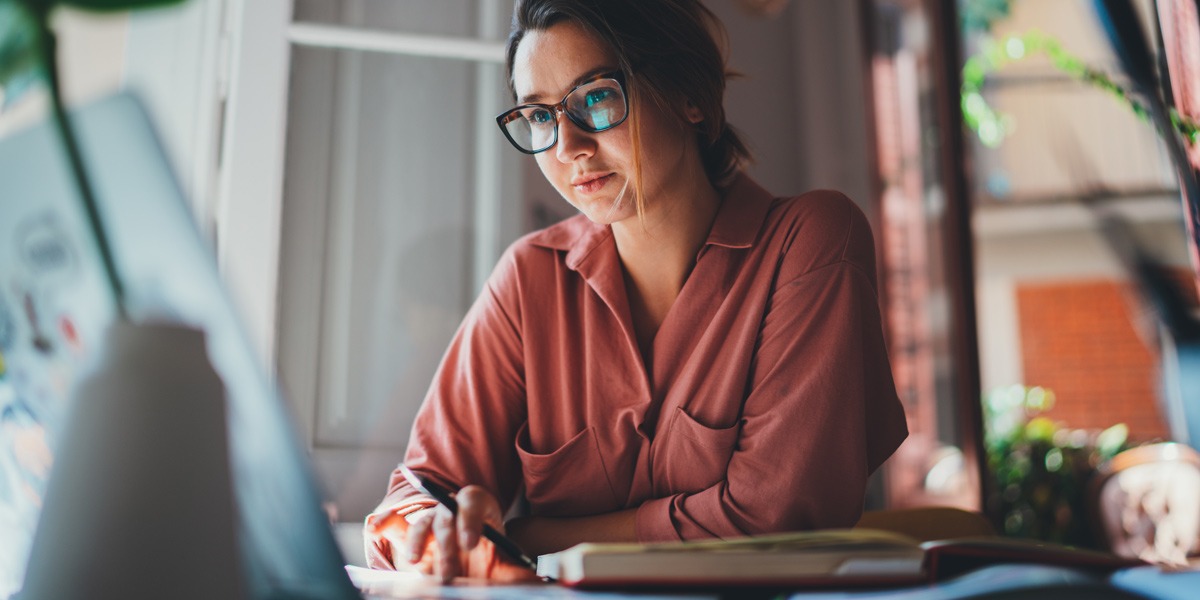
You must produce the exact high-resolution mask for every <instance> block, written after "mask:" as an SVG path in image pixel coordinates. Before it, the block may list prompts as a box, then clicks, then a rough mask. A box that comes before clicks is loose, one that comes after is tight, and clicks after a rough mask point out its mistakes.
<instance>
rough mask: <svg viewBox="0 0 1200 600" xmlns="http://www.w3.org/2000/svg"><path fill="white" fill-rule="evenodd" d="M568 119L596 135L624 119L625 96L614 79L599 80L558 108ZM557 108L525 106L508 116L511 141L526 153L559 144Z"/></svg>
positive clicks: (580, 88)
mask: <svg viewBox="0 0 1200 600" xmlns="http://www.w3.org/2000/svg"><path fill="white" fill-rule="evenodd" d="M559 106H562V107H563V109H564V111H565V112H566V115H567V118H569V119H571V122H573V123H575V124H576V125H578V126H579V127H580V128H582V129H583V130H585V131H589V132H592V133H597V132H601V131H604V130H605V129H610V128H612V127H615V126H617V125H619V124H621V122H622V121H624V120H625V113H626V105H625V93H624V92H623V91H622V90H621V85H620V83H618V82H617V81H616V80H615V79H597V80H596V81H592V82H588V83H585V84H583V85H581V86H579V87H577V88H575V89H574V90H572V91H571V93H570V94H568V95H567V97H566V98H565V99H564V100H563V102H562V103H561V104H560V105H559ZM556 110H558V107H554V106H546V105H537V106H522V107H518V108H515V109H513V110H512V111H511V112H509V113H508V114H507V115H505V117H504V119H503V122H504V129H505V131H506V132H507V133H508V137H509V139H511V140H512V141H513V143H514V144H516V145H517V146H518V147H519V148H521V149H522V150H525V151H526V152H541V151H543V150H546V149H547V148H550V147H551V146H553V145H554V144H555V142H557V141H558V119H557V115H556V114H555V111H556Z"/></svg>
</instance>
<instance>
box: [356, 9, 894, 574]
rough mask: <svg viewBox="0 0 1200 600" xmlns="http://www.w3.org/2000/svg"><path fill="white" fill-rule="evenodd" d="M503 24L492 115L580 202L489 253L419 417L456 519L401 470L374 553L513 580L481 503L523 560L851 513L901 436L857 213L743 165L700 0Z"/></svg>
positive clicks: (375, 530)
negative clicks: (780, 193) (779, 185)
mask: <svg viewBox="0 0 1200 600" xmlns="http://www.w3.org/2000/svg"><path fill="white" fill-rule="evenodd" d="M513 24H514V25H513V27H514V29H513V32H512V35H511V36H510V38H509V43H508V54H507V63H508V70H509V73H510V85H511V87H512V91H513V93H514V96H515V98H516V100H517V103H518V106H517V107H516V108H514V109H512V110H510V111H507V112H505V113H504V114H503V115H501V116H500V117H499V118H498V119H497V121H498V122H499V124H500V126H501V128H502V131H503V132H504V134H505V135H506V136H507V137H508V139H509V141H511V142H512V143H513V145H514V146H516V147H517V149H519V150H521V151H523V152H526V153H530V154H533V155H534V157H535V159H536V160H537V163H538V166H539V167H540V168H541V170H542V173H543V174H544V175H545V176H546V178H547V179H548V180H549V181H550V183H551V184H552V185H554V187H555V188H556V189H557V190H558V191H559V192H560V193H561V194H562V196H563V198H565V199H566V200H567V202H570V203H571V204H572V205H573V206H574V207H575V208H577V209H578V210H579V211H580V212H581V213H582V214H581V215H579V216H576V217H573V218H570V219H567V220H566V221H564V222H562V223H559V224H557V225H554V226H552V227H550V228H548V229H545V230H542V231H539V232H535V233H533V234H531V235H528V236H526V237H524V238H522V239H521V240H518V241H517V242H516V243H514V244H513V246H512V247H511V248H509V250H508V251H507V252H506V253H505V255H504V256H503V257H502V258H501V260H500V263H499V264H498V265H497V267H496V270H495V272H494V273H493V274H492V276H491V278H490V279H489V281H488V283H487V285H486V286H485V288H484V290H483V292H482V294H481V295H480V297H479V299H478V300H477V301H476V303H475V304H474V306H473V307H472V308H471V310H470V312H469V313H468V315H467V317H466V319H465V321H464V323H463V325H462V327H461V328H460V330H459V332H458V334H457V335H456V337H455V339H454V341H453V342H452V344H451V346H450V348H449V350H448V352H447V354H446V356H445V357H444V359H443V362H442V365H441V367H440V368H439V370H438V373H437V375H436V378H435V380H434V383H433V386H432V388H431V390H430V391H429V394H428V396H427V397H426V399H425V403H424V405H423V406H422V408H421V411H420V413H419V415H418V417H417V420H416V422H415V424H414V426H413V431H412V437H411V441H410V443H409V447H408V451H407V454H406V456H405V464H407V465H408V466H409V467H411V468H412V469H413V470H415V471H417V472H419V473H421V474H423V475H425V476H426V477H429V478H430V479H432V480H434V481H436V482H437V483H440V484H442V485H444V486H446V487H449V488H451V489H458V490H460V491H459V492H458V503H459V507H460V509H459V513H458V516H457V517H454V516H452V515H451V514H450V513H449V511H447V510H445V509H439V508H436V507H435V506H434V503H433V502H432V501H431V500H429V499H428V498H427V497H425V496H423V495H420V494H418V493H417V492H416V491H415V490H414V489H413V488H411V487H410V486H409V485H407V484H406V483H405V482H404V480H403V479H402V478H401V477H399V476H398V475H396V474H393V477H392V480H391V485H390V486H389V491H388V494H387V497H386V498H385V499H384V501H383V502H382V503H381V504H380V506H379V509H378V510H377V511H376V512H375V513H374V514H372V515H371V516H369V517H368V519H367V552H368V555H369V556H368V562H369V564H370V565H371V566H373V567H376V568H394V566H395V565H396V564H398V563H403V562H414V563H417V564H419V565H420V566H421V568H422V569H423V570H425V571H426V572H436V573H438V574H440V575H442V576H443V577H445V578H449V577H453V576H456V575H460V574H469V575H473V576H492V577H496V576H503V574H507V575H512V574H513V573H519V572H520V571H519V569H518V568H516V567H512V568H509V567H508V566H506V565H507V563H505V562H504V561H503V560H502V559H498V558H496V556H495V552H494V548H493V547H492V546H491V544H490V542H488V541H486V540H483V542H482V543H481V542H480V531H481V528H482V524H483V523H484V522H487V523H489V524H491V525H492V526H493V527H495V528H497V529H499V530H501V531H504V530H505V529H506V528H507V533H508V534H509V535H510V536H511V537H512V538H514V539H515V540H516V541H517V542H518V543H519V544H521V545H522V546H523V547H524V548H525V550H526V551H527V552H528V553H530V554H541V553H545V552H551V551H557V550H560V549H563V548H566V547H569V546H571V545H574V544H575V543H578V542H582V541H635V540H638V541H658V540H680V539H695V538H706V537H714V536H719V537H731V536H741V535H748V534H759V533H767V532H777V531H789V530H801V529H812V528H828V527H849V526H852V525H854V523H855V522H856V521H857V520H858V518H859V516H860V514H861V512H862V503H863V497H864V493H865V486H866V481H867V477H868V476H869V475H870V473H871V472H872V471H874V470H875V469H876V468H877V467H878V466H879V465H880V463H882V462H883V461H884V459H886V458H887V457H888V456H889V455H890V454H891V453H892V452H893V451H894V450H895V448H896V447H897V446H898V445H899V444H900V442H901V441H902V440H903V439H904V438H905V436H906V435H907V430H906V427H905V420H904V413H903V410H902V408H901V406H900V404H899V401H898V400H897V398H896V392H895V387H894V384H893V381H892V376H891V371H890V367H889V365H888V360H887V356H886V354H885V349H884V344H883V337H882V333H881V325H880V319H879V310H878V306H877V299H876V292H875V271H874V250H873V243H872V240H871V233H870V228H869V225H868V223H867V221H866V219H865V218H864V217H863V215H862V213H861V212H860V211H859V210H858V209H857V208H856V207H855V206H854V204H853V203H852V202H851V201H850V200H848V199H847V198H845V197H844V196H842V195H840V194H838V193H836V192H829V191H818V192H810V193H808V194H805V195H803V196H799V197H795V198H773V197H772V196H771V195H770V194H769V193H767V192H766V191H764V190H763V189H762V188H760V187H759V186H758V185H757V184H755V183H754V182H753V181H751V180H750V179H748V178H747V177H746V176H745V175H743V174H742V173H741V172H740V167H741V165H742V164H743V163H744V162H745V161H746V159H747V152H746V149H745V147H744V145H743V144H742V142H741V141H740V140H739V139H738V137H737V135H736V134H735V133H734V132H733V130H732V129H730V127H729V125H728V124H727V123H726V122H725V116H724V109H723V107H722V97H723V94H724V89H725V67H724V58H723V55H722V52H721V49H720V47H719V45H718V42H717V40H718V39H720V38H721V35H722V30H721V28H720V25H719V23H718V22H717V20H716V18H715V17H714V16H713V15H712V13H710V12H709V11H708V10H707V9H706V8H704V6H703V5H702V4H701V3H700V2H699V1H698V0H519V1H518V2H517V5H516V8H515V14H514V20H513ZM522 497H523V498H524V499H525V500H526V501H527V505H522V504H521V503H520V502H518V499H519V498H522ZM514 505H517V506H523V508H524V516H519V517H517V518H514V519H511V520H509V521H508V522H507V523H504V522H503V517H504V514H505V512H506V511H510V509H512V508H513V506H514Z"/></svg>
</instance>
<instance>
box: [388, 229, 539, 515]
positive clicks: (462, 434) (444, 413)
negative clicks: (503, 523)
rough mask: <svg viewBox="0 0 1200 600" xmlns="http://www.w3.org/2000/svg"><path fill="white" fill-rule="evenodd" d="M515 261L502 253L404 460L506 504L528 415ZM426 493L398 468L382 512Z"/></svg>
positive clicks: (444, 366) (433, 390)
mask: <svg viewBox="0 0 1200 600" xmlns="http://www.w3.org/2000/svg"><path fill="white" fill-rule="evenodd" d="M517 287H518V284H517V282H516V277H515V267H514V262H513V260H512V256H511V251H510V252H509V253H508V254H507V255H506V256H505V257H504V258H502V259H501V261H500V263H499V265H498V266H497V268H496V270H495V272H493V274H492V276H491V277H490V278H489V280H488V282H487V283H486V284H485V286H484V289H483V291H482V292H481V293H480V295H479V298H478V299H476V301H475V303H474V304H473V305H472V307H471V309H470V310H469V311H468V313H467V315H466V317H465V318H464V319H463V323H462V325H461V326H460V327H459V330H458V332H457V333H456V334H455V336H454V339H453V340H452V341H451V343H450V347H449V349H448V350H447V351H446V354H445V356H444V357H443V358H442V362H441V364H440V366H439V367H438V370H437V372H436V374H435V376H434V380H433V383H432V385H431V386H430V389H429V392H428V394H427V395H426V397H425V400H424V402H423V403H422V405H421V409H420V410H419V411H418V412H417V417H416V420H415V421H414V423H413V427H412V432H411V435H410V437H409V443H408V449H407V451H406V453H405V457H404V463H405V464H406V465H408V467H409V468H411V469H413V470H414V471H417V472H420V473H421V474H423V475H425V476H426V477H429V478H431V479H433V480H434V481H436V482H438V483H440V484H442V485H444V486H446V487H448V488H450V489H453V490H457V489H459V488H461V487H462V486H464V485H467V484H476V485H480V486H483V487H484V488H486V489H487V490H488V491H489V492H491V493H492V494H493V495H494V496H495V497H496V499H497V500H499V501H500V505H501V507H502V508H507V506H508V505H509V504H511V502H512V501H513V498H514V497H515V495H516V490H517V487H518V484H519V482H520V481H521V477H520V474H521V468H520V462H519V458H518V457H517V454H516V450H515V447H514V443H513V440H515V439H516V432H517V430H518V429H519V428H520V426H521V424H522V423H524V422H525V420H526V404H525V402H524V398H525V383H524V375H523V373H524V358H523V355H522V347H523V344H522V339H521V333H520V332H521V328H520V326H519V319H520V311H519V306H520V305H519V302H517V294H516V291H517ZM423 498H424V496H419V495H418V493H417V491H416V490H414V489H413V488H412V486H410V485H409V484H408V483H407V481H405V479H404V476H403V475H402V474H401V473H400V472H399V470H398V469H397V470H396V471H393V473H392V475H391V478H390V479H389V482H388V491H387V495H386V496H385V497H384V499H383V502H381V503H380V505H379V508H378V509H377V511H378V510H385V509H392V510H403V509H404V508H405V507H406V505H408V504H414V503H420V502H422V501H423Z"/></svg>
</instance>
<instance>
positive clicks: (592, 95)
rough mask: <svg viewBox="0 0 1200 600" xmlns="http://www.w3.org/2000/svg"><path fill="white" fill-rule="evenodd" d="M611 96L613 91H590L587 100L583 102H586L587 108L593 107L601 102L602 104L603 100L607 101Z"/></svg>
mask: <svg viewBox="0 0 1200 600" xmlns="http://www.w3.org/2000/svg"><path fill="white" fill-rule="evenodd" d="M612 95H613V91H612V90H610V89H599V90H591V91H589V92H588V93H587V98H586V99H585V101H586V102H587V105H588V106H595V105H597V104H600V103H601V102H604V101H605V100H608V99H609V98H611V97H612Z"/></svg>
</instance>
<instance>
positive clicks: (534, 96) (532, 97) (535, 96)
mask: <svg viewBox="0 0 1200 600" xmlns="http://www.w3.org/2000/svg"><path fill="white" fill-rule="evenodd" d="M616 70H617V69H616V68H615V67H596V68H595V69H592V70H590V71H586V72H584V73H583V74H582V75H580V76H579V77H576V78H575V81H572V82H571V84H570V85H568V86H567V91H566V92H563V95H566V94H568V93H570V90H573V89H575V88H576V87H579V85H581V84H582V83H583V82H585V81H588V80H589V79H593V78H595V77H596V76H597V75H600V74H602V73H612V72H614V71H616ZM545 97H546V94H545V93H543V92H530V93H528V94H525V95H524V96H521V97H520V98H518V99H517V103H519V104H532V103H536V102H537V101H538V100H540V99H542V98H545ZM562 98H563V96H558V99H559V100H561V99H562Z"/></svg>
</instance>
